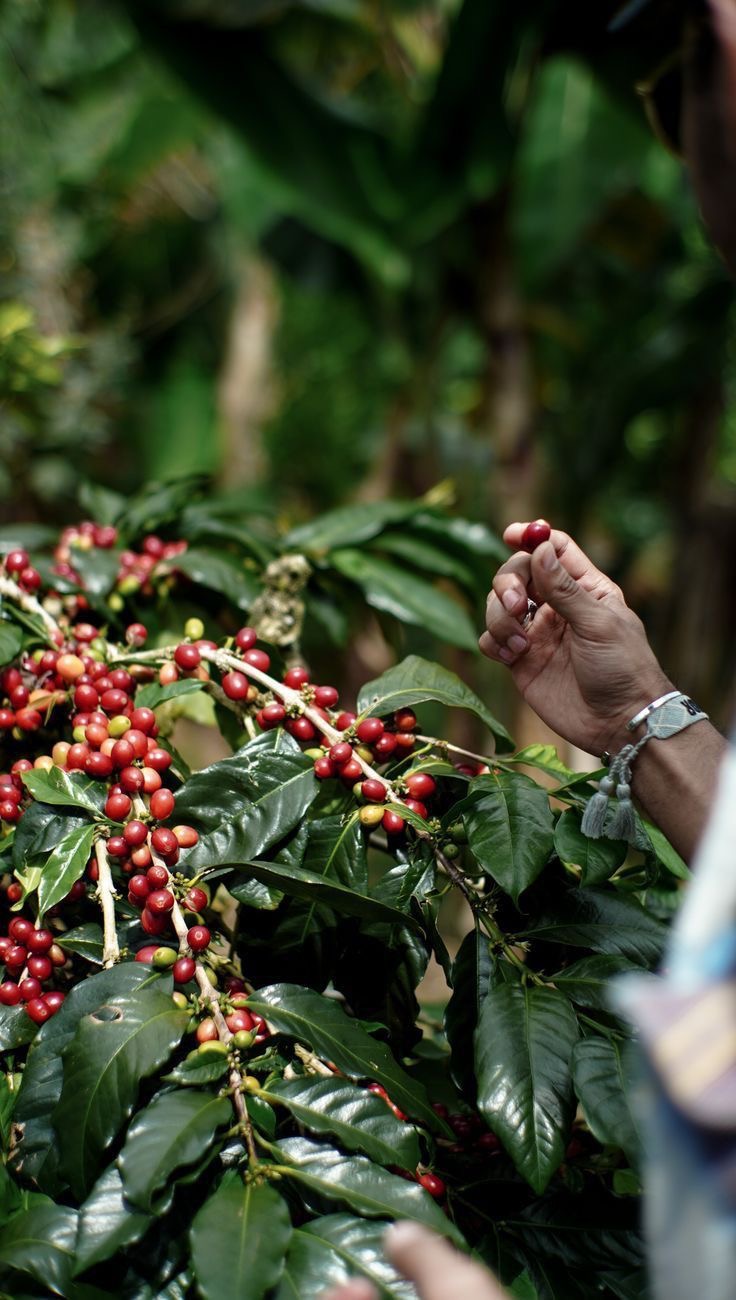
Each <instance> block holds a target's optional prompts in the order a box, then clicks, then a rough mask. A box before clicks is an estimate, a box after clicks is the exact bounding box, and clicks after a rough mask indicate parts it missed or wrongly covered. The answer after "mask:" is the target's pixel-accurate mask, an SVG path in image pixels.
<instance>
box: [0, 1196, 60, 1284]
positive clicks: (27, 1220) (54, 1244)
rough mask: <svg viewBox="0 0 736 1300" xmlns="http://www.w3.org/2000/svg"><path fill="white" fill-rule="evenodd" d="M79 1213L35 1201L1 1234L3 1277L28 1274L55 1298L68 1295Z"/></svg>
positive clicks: (0, 1247) (7, 1225)
mask: <svg viewBox="0 0 736 1300" xmlns="http://www.w3.org/2000/svg"><path fill="white" fill-rule="evenodd" d="M76 1236H77V1211H76V1210H71V1209H69V1207H68V1206H66V1205H53V1204H52V1203H50V1202H48V1203H47V1202H46V1200H45V1198H44V1199H43V1200H42V1199H39V1200H34V1201H33V1203H32V1204H30V1205H29V1206H28V1208H27V1209H25V1210H21V1211H20V1213H19V1214H16V1215H15V1217H14V1218H13V1219H11V1220H10V1222H9V1223H6V1225H5V1227H4V1228H3V1230H2V1233H0V1277H2V1275H3V1274H6V1273H7V1272H9V1271H11V1270H12V1271H15V1272H18V1273H27V1274H29V1275H30V1276H31V1277H32V1278H34V1279H35V1280H36V1281H37V1282H39V1283H40V1284H41V1286H42V1287H44V1289H46V1290H48V1291H52V1292H53V1294H54V1295H60V1296H66V1295H67V1293H68V1288H69V1284H70V1281H71V1269H72V1261H73V1259H74V1243H75V1240H76Z"/></svg>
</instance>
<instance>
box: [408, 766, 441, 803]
mask: <svg viewBox="0 0 736 1300" xmlns="http://www.w3.org/2000/svg"><path fill="white" fill-rule="evenodd" d="M404 784H405V785H406V788H407V790H408V791H409V794H410V795H411V796H412V798H413V799H429V798H430V797H431V795H433V794H434V792H435V790H436V789H437V782H436V781H435V779H434V777H433V776H430V775H429V772H410V773H409V775H408V776H405V777H404Z"/></svg>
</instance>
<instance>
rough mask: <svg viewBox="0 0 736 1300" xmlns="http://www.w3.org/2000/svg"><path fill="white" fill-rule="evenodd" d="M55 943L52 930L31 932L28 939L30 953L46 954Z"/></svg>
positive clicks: (27, 945) (27, 944)
mask: <svg viewBox="0 0 736 1300" xmlns="http://www.w3.org/2000/svg"><path fill="white" fill-rule="evenodd" d="M53 942H54V936H53V934H52V933H51V931H50V930H44V929H39V930H31V932H30V934H29V935H28V936H27V938H26V947H27V948H28V951H29V952H32V953H41V954H44V953H47V952H48V950H49V948H50V947H51V945H52V943H53Z"/></svg>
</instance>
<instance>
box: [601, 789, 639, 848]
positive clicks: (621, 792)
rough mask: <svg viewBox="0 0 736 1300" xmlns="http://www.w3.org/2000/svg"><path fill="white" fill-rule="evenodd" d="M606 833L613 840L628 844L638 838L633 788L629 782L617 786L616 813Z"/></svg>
mask: <svg viewBox="0 0 736 1300" xmlns="http://www.w3.org/2000/svg"><path fill="white" fill-rule="evenodd" d="M605 833H606V835H607V837H608V838H609V839H611V840H626V842H627V843H628V844H631V843H632V842H633V840H634V839H635V837H636V815H635V813H634V805H633V804H632V802H631V786H630V785H629V784H628V782H627V781H621V782H620V784H619V785H617V786H616V811H615V813H614V814H613V817H612V818H611V824H610V826H608V827H607V828H606V832H605Z"/></svg>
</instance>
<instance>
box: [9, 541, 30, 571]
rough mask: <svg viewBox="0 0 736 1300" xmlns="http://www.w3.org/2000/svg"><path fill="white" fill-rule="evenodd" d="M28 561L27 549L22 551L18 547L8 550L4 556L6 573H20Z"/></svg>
mask: <svg viewBox="0 0 736 1300" xmlns="http://www.w3.org/2000/svg"><path fill="white" fill-rule="evenodd" d="M28 563H29V555H28V551H23V550H21V548H20V547H18V548H17V549H16V550H14V551H8V553H7V555H6V556H5V568H6V569H7V570H8V573H20V572H21V570H22V569H25V568H26V567H27V566H28Z"/></svg>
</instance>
